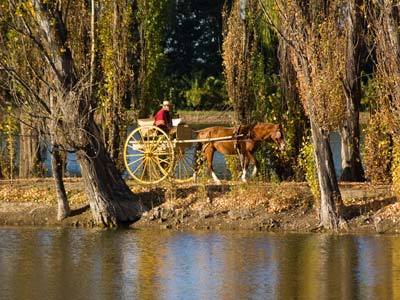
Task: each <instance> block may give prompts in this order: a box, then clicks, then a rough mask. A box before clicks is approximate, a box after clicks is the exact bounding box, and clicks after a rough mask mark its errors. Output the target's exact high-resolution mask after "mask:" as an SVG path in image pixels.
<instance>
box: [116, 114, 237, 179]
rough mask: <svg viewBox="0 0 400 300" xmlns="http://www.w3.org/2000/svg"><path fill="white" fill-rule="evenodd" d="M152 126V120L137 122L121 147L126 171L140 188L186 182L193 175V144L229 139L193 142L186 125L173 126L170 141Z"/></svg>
mask: <svg viewBox="0 0 400 300" xmlns="http://www.w3.org/2000/svg"><path fill="white" fill-rule="evenodd" d="M152 124H153V120H139V122H138V127H137V128H136V129H134V130H133V131H132V132H131V133H130V134H129V135H128V138H127V139H126V142H125V147H124V161H125V166H126V169H127V171H128V173H129V174H130V175H131V176H132V178H133V179H134V180H135V181H137V182H139V183H141V184H156V183H159V182H161V181H163V180H165V179H167V178H170V179H171V180H173V181H175V182H178V183H183V182H190V181H191V180H193V174H194V172H195V163H196V161H195V160H196V149H195V148H196V147H195V145H196V143H198V142H211V141H221V140H232V139H233V137H232V136H227V137H221V138H213V139H212V138H210V139H202V140H200V139H194V138H193V136H194V134H193V130H192V128H191V127H190V126H189V125H186V124H177V126H175V127H174V130H173V131H175V132H174V133H173V134H171V136H174V137H173V138H171V136H170V135H168V134H167V133H166V132H164V131H163V130H162V129H160V128H158V127H156V126H153V125H152ZM236 137H237V136H235V138H236Z"/></svg>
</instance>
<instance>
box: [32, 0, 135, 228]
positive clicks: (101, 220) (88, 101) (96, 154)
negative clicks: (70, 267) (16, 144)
mask: <svg viewBox="0 0 400 300" xmlns="http://www.w3.org/2000/svg"><path fill="white" fill-rule="evenodd" d="M32 1H33V4H34V6H35V7H36V8H37V11H38V14H37V15H36V17H37V18H38V21H39V24H40V26H41V29H42V30H43V32H46V38H45V39H43V40H42V42H43V43H44V45H45V46H46V48H47V49H46V50H47V51H50V53H51V57H52V60H53V61H51V62H50V67H51V69H52V71H53V74H54V75H53V76H54V81H55V82H56V84H55V87H56V89H57V91H58V92H59V93H58V94H60V95H58V96H59V98H55V105H54V106H55V109H54V110H52V112H51V113H52V118H53V120H54V122H55V123H54V124H55V128H54V129H53V131H52V132H53V133H54V137H55V138H57V139H60V140H61V141H66V142H65V144H66V147H68V146H70V147H73V148H75V149H76V150H77V158H78V161H79V163H80V166H81V172H82V177H83V180H84V183H85V188H86V193H87V196H88V199H89V203H90V207H91V211H92V214H93V218H94V221H95V223H96V224H98V225H103V226H105V227H112V226H117V225H120V224H124V223H129V222H132V221H134V220H136V219H138V218H139V216H140V214H141V212H142V210H141V207H140V205H139V202H138V201H137V199H136V198H135V196H134V194H133V193H132V191H131V190H130V189H129V187H128V186H127V184H126V183H125V181H124V180H123V179H122V177H121V175H120V173H119V172H118V170H117V169H116V167H115V164H114V163H113V161H112V160H111V158H110V157H109V155H108V154H107V152H106V149H105V146H104V143H103V141H102V140H101V138H100V134H99V130H98V128H97V127H96V125H95V123H94V118H93V107H96V102H95V101H94V100H93V98H91V97H90V96H89V97H88V98H85V97H84V95H85V93H86V92H85V90H83V94H80V93H78V92H77V89H79V87H78V82H79V78H77V77H76V72H75V70H74V59H73V53H72V51H71V49H70V48H69V47H68V41H69V40H68V29H67V26H66V23H64V22H65V20H64V18H63V14H62V11H61V10H60V7H59V6H57V5H54V3H53V4H51V3H50V4H47V3H43V2H41V1H38V0H32ZM62 135H65V137H64V136H62ZM60 144H61V145H62V143H60Z"/></svg>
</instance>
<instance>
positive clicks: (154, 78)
mask: <svg viewBox="0 0 400 300" xmlns="http://www.w3.org/2000/svg"><path fill="white" fill-rule="evenodd" d="M172 3H173V2H172V1H171V0H138V1H137V20H138V26H139V28H138V34H139V52H140V54H139V61H140V64H139V74H138V93H137V99H135V102H134V103H133V108H134V109H135V110H136V111H137V112H138V116H139V117H148V116H149V114H150V113H151V112H152V111H153V110H154V108H155V107H157V106H158V105H159V103H160V101H161V100H163V98H164V97H167V95H166V87H165V84H164V80H165V75H166V72H165V71H166V64H167V57H166V54H165V43H166V32H165V28H166V26H167V23H168V17H169V12H170V10H171V7H170V6H171V4H172Z"/></svg>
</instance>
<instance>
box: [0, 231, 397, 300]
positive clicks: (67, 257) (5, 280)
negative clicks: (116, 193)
mask: <svg viewBox="0 0 400 300" xmlns="http://www.w3.org/2000/svg"><path fill="white" fill-rule="evenodd" d="M0 236H1V238H0V270H1V272H0V299H127V298H129V299H132V298H136V299H249V298H251V299H399V296H400V253H399V250H398V249H400V237H398V236H373V235H368V236H331V235H298V234H286V235H278V234H265V233H238V232H234V233H210V232H204V233H201V232H173V231H162V232H158V231H103V230H86V229H74V230H73V229H35V228H31V229H29V228H23V229H22V228H0Z"/></svg>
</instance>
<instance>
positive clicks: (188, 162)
mask: <svg viewBox="0 0 400 300" xmlns="http://www.w3.org/2000/svg"><path fill="white" fill-rule="evenodd" d="M195 148H196V147H195V145H194V144H190V145H189V144H178V145H177V146H176V148H175V168H174V171H173V173H172V177H173V179H174V181H176V182H178V183H185V182H190V181H192V180H193V174H194V172H195V164H196V149H195Z"/></svg>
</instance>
